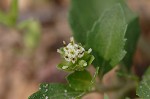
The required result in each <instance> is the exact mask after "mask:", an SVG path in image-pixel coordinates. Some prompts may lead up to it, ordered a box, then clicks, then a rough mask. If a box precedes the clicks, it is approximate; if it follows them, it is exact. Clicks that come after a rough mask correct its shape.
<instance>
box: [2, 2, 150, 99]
mask: <svg viewBox="0 0 150 99" xmlns="http://www.w3.org/2000/svg"><path fill="white" fill-rule="evenodd" d="M127 2H128V4H129V6H130V7H131V9H133V10H134V11H136V12H138V14H139V16H140V22H139V23H140V25H141V28H142V32H141V37H140V40H139V42H138V46H137V50H136V53H135V57H134V59H133V60H134V65H133V71H134V72H135V73H136V74H138V75H139V76H141V75H142V74H143V72H144V71H145V69H146V66H148V65H149V64H150V1H148V0H138V1H137V0H129V1H127ZM85 3H86V2H85ZM69 5H70V0H18V2H17V0H0V99H27V98H28V96H30V95H31V94H32V93H33V92H35V91H37V89H38V85H39V83H40V82H65V80H64V76H65V75H66V74H65V73H64V72H62V71H59V70H57V69H56V65H57V64H58V63H59V61H60V56H59V54H58V53H57V52H56V50H57V49H58V48H59V47H60V46H62V45H63V44H62V41H63V40H65V41H68V40H69V38H70V36H71V30H70V27H69V24H68V11H69ZM111 75H112V74H110V75H108V77H109V76H111ZM106 79H107V78H106ZM106 82H107V80H106ZM108 82H109V81H108ZM92 97H93V96H92ZM87 99H91V98H87ZM92 99H96V98H92ZM98 99H99V98H98Z"/></svg>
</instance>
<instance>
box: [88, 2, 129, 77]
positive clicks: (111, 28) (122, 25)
mask: <svg viewBox="0 0 150 99" xmlns="http://www.w3.org/2000/svg"><path fill="white" fill-rule="evenodd" d="M126 28H127V24H126V21H125V17H124V12H123V9H122V7H121V5H120V4H117V5H115V6H114V7H112V8H111V9H110V10H107V11H105V13H104V14H103V15H102V17H100V18H99V20H97V21H96V23H95V25H94V27H93V28H92V30H91V31H90V32H89V33H88V39H87V44H88V47H89V48H92V50H93V55H94V56H95V61H94V65H95V66H99V67H100V71H101V73H100V75H101V76H102V75H103V74H104V73H106V72H108V71H109V70H110V69H112V68H113V67H114V66H115V65H117V64H118V63H119V62H120V61H121V60H122V58H123V57H124V55H125V53H126V52H125V51H124V45H125V38H124V36H125V32H126Z"/></svg>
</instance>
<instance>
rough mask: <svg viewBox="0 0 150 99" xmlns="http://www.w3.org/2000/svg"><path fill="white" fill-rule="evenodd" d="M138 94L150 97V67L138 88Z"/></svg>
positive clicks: (147, 98) (143, 97) (145, 97)
mask: <svg viewBox="0 0 150 99" xmlns="http://www.w3.org/2000/svg"><path fill="white" fill-rule="evenodd" d="M137 95H138V96H139V97H140V98H142V99H150V67H149V68H148V70H147V71H146V73H145V74H144V76H143V80H142V81H141V82H140V85H139V87H138V88H137Z"/></svg>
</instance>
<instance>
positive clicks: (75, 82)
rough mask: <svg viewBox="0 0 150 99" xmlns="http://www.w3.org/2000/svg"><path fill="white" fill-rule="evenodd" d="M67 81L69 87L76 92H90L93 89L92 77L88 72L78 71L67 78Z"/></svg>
mask: <svg viewBox="0 0 150 99" xmlns="http://www.w3.org/2000/svg"><path fill="white" fill-rule="evenodd" d="M67 81H68V83H69V86H70V87H71V88H73V89H75V90H83V91H87V90H90V88H91V87H92V86H91V81H92V76H91V75H90V73H89V72H88V71H86V70H84V71H76V72H74V73H72V74H70V75H69V76H68V77H67Z"/></svg>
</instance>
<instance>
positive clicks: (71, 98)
mask: <svg viewBox="0 0 150 99" xmlns="http://www.w3.org/2000/svg"><path fill="white" fill-rule="evenodd" d="M83 94H84V92H82V91H75V90H73V89H72V88H70V87H69V86H67V85H63V84H47V83H42V84H41V85H40V88H39V91H38V92H36V93H34V94H33V95H31V96H30V97H29V99H77V97H80V96H81V95H83Z"/></svg>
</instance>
